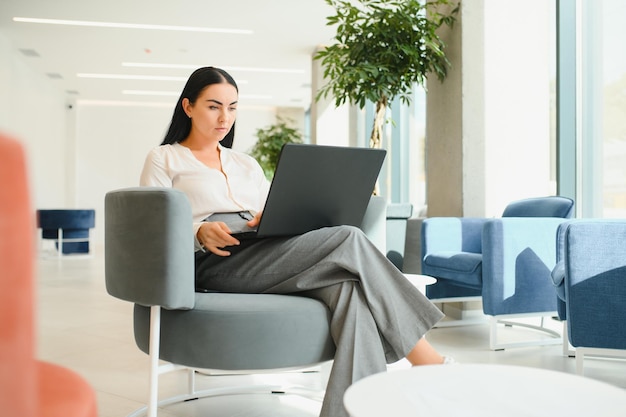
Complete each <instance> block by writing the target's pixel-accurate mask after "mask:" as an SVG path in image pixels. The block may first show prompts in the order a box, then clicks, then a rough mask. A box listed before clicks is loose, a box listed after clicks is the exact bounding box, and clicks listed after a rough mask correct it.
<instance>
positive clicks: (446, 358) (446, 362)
mask: <svg viewBox="0 0 626 417" xmlns="http://www.w3.org/2000/svg"><path fill="white" fill-rule="evenodd" d="M457 363H458V362H457V361H456V359H454V358H453V357H452V356H444V357H443V362H441V364H442V365H454V364H457Z"/></svg>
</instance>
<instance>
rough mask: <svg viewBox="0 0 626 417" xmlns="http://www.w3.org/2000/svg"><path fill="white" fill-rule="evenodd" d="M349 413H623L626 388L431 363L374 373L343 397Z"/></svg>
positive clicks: (558, 416) (537, 416)
mask: <svg viewBox="0 0 626 417" xmlns="http://www.w3.org/2000/svg"><path fill="white" fill-rule="evenodd" d="M344 404H345V407H346V409H347V410H348V413H349V414H350V416H351V417H381V416H393V417H443V416H446V417H447V416H450V417H456V416H463V417H491V416H493V417H503V416H504V417H575V416H585V417H586V416H593V417H600V416H602V417H623V416H624V415H626V390H624V389H622V388H618V387H616V386H613V385H609V384H607V383H604V382H600V381H597V380H594V379H590V378H585V377H582V376H578V375H574V374H568V373H565V372H557V371H549V370H544V369H538V368H528V367H521V366H509V365H483V364H457V365H430V366H421V367H414V368H410V369H405V370H397V371H389V372H383V373H380V374H376V375H372V376H370V377H367V378H364V379H362V380H360V381H358V382H356V383H355V384H353V385H352V386H351V387H350V388H348V390H347V391H346V394H345V396H344Z"/></svg>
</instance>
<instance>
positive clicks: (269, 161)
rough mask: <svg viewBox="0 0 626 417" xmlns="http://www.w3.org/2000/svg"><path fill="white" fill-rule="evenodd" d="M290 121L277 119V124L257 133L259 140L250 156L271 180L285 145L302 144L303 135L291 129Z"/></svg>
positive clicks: (258, 130)
mask: <svg viewBox="0 0 626 417" xmlns="http://www.w3.org/2000/svg"><path fill="white" fill-rule="evenodd" d="M288 121H290V120H285V119H283V118H280V117H277V118H276V123H275V124H273V125H271V126H268V127H266V128H263V129H257V131H256V136H257V138H258V140H257V142H256V143H255V144H254V146H253V147H252V149H251V150H250V155H251V156H252V157H253V158H255V159H256V160H257V161H258V162H259V164H260V165H261V168H263V172H264V173H265V176H266V177H267V178H268V179H269V180H271V179H272V177H273V176H274V171H275V170H276V164H277V163H278V156H279V155H280V150H281V149H282V148H283V145H284V144H286V143H302V134H301V133H300V132H299V131H298V130H297V129H294V128H292V127H290V126H289V125H288V124H287V122H288Z"/></svg>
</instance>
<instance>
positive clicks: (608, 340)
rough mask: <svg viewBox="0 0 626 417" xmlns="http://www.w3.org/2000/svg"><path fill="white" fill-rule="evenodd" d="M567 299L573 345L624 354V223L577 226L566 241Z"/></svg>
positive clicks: (587, 222) (570, 228)
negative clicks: (613, 350) (618, 350)
mask: <svg viewBox="0 0 626 417" xmlns="http://www.w3.org/2000/svg"><path fill="white" fill-rule="evenodd" d="M564 253H565V257H564V263H565V294H566V305H567V320H568V335H569V338H570V341H571V343H572V345H574V346H585V347H601V348H612V349H626V337H625V336H624V334H623V332H620V331H619V330H618V329H621V328H623V326H624V321H626V309H625V308H624V300H626V221H624V220H608V219H606V220H600V219H595V220H577V221H574V222H572V223H571V224H570V225H568V227H567V231H566V236H565V251H564Z"/></svg>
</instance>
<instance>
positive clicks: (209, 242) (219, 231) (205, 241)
mask: <svg viewBox="0 0 626 417" xmlns="http://www.w3.org/2000/svg"><path fill="white" fill-rule="evenodd" d="M230 233H231V232H230V229H229V228H228V226H226V223H224V222H205V223H203V224H202V225H201V226H200V229H198V233H197V234H196V237H197V238H198V242H200V244H201V245H202V246H203V247H204V248H205V249H206V250H208V251H209V252H211V253H214V254H216V255H218V256H230V252H228V251H226V250H224V249H223V248H225V247H226V246H237V245H239V241H238V240H237V239H235V238H234V237H233V236H232V235H231V234H230Z"/></svg>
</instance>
